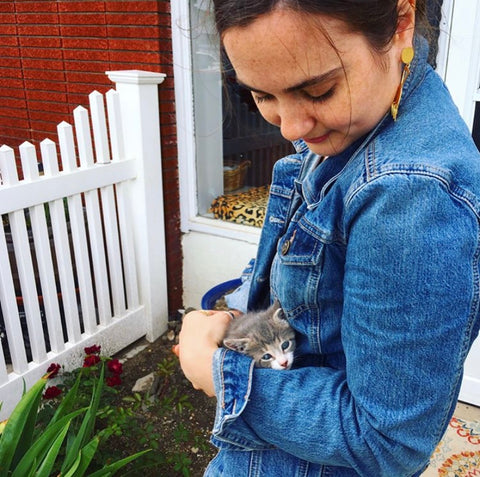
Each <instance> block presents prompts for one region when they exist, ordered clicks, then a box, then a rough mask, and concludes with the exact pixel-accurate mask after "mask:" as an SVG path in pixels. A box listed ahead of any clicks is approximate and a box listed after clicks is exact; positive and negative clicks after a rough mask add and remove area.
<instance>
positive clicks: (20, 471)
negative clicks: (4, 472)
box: [11, 408, 87, 477]
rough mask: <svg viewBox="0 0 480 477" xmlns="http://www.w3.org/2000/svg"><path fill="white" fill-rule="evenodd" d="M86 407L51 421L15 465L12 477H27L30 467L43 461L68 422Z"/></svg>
mask: <svg viewBox="0 0 480 477" xmlns="http://www.w3.org/2000/svg"><path fill="white" fill-rule="evenodd" d="M86 409H87V408H83V409H78V410H77V411H74V412H72V413H70V414H68V415H66V416H64V417H62V418H61V419H60V420H58V421H57V422H55V423H53V424H52V423H51V422H50V423H49V424H48V425H47V427H46V428H45V429H44V430H43V431H42V434H41V435H40V436H39V437H38V438H37V439H36V440H35V441H34V442H33V444H32V446H31V447H30V449H28V451H27V452H26V453H25V455H24V456H23V458H22V459H21V460H20V462H19V463H18V465H17V466H16V467H15V470H14V471H13V473H12V475H11V477H25V476H26V475H29V472H30V469H31V468H32V467H33V465H34V463H35V462H42V461H43V459H44V458H45V455H46V454H47V452H48V450H49V448H50V447H51V445H52V442H53V441H54V440H55V439H56V438H57V437H58V435H59V434H60V433H61V432H62V430H63V429H64V427H65V426H66V425H67V424H70V422H71V421H72V420H73V419H74V418H75V417H77V416H79V415H80V414H82V413H84V412H85V411H86Z"/></svg>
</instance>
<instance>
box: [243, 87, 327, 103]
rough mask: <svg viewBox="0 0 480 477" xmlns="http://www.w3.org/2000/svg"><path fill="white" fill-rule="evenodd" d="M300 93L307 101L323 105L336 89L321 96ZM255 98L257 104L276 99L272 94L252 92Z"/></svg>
mask: <svg viewBox="0 0 480 477" xmlns="http://www.w3.org/2000/svg"><path fill="white" fill-rule="evenodd" d="M299 93H300V94H301V95H302V96H303V97H304V98H306V99H308V100H310V101H312V102H313V103H323V102H325V101H328V100H329V99H330V98H331V97H332V96H333V95H334V94H335V87H332V88H330V89H329V90H328V91H327V92H326V93H322V94H319V95H316V94H312V93H309V92H308V91H305V90H302V91H299ZM252 95H253V98H254V100H255V102H256V103H257V104H261V103H264V102H266V101H272V100H273V99H275V96H273V95H271V94H258V93H255V92H253V91H252Z"/></svg>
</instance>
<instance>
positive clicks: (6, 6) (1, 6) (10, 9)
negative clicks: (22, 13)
mask: <svg viewBox="0 0 480 477" xmlns="http://www.w3.org/2000/svg"><path fill="white" fill-rule="evenodd" d="M0 12H1V13H14V12H15V5H14V4H13V2H1V3H0Z"/></svg>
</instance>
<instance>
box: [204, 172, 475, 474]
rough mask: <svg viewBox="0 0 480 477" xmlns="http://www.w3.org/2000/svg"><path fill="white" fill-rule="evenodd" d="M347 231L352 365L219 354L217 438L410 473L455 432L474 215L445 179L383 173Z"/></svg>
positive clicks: (347, 349)
mask: <svg viewBox="0 0 480 477" xmlns="http://www.w3.org/2000/svg"><path fill="white" fill-rule="evenodd" d="M344 227H345V235H346V236H347V237H348V244H347V252H346V264H345V277H344V306H343V315H342V316H341V334H342V344H343V346H344V353H345V358H346V368H345V369H332V368H328V367H305V368H299V369H292V370H290V371H286V372H279V371H275V370H269V369H258V368H253V365H252V362H251V360H249V359H248V358H246V357H244V356H241V355H238V354H237V353H234V352H231V351H226V350H223V349H221V350H219V351H218V352H217V354H216V356H215V362H214V379H215V384H216V391H217V398H218V409H217V416H216V422H215V428H214V432H213V436H214V437H213V439H214V442H215V443H216V444H217V445H220V446H229V447H233V448H239V449H262V448H263V449H267V448H270V447H278V448H280V449H282V450H284V451H286V452H288V453H290V454H293V455H295V456H297V457H299V458H302V459H305V460H307V461H310V462H315V463H320V464H324V465H332V466H343V467H348V468H353V469H355V470H356V472H357V473H358V474H359V475H364V476H371V475H376V476H389V477H391V476H392V475H395V476H402V475H405V476H407V475H413V474H414V473H415V472H416V471H418V470H420V469H422V467H423V466H425V464H426V463H427V462H428V459H429V457H430V455H431V453H432V452H433V450H434V448H435V445H436V443H437V442H438V441H439V440H440V438H441V436H442V433H443V432H444V430H445V428H446V426H447V424H448V421H449V418H450V416H451V413H452V412H453V409H454V406H455V402H456V399H457V395H458V391H459V387H460V384H461V379H462V367H463V362H464V360H465V357H466V354H467V352H468V349H469V347H470V346H471V343H472V342H473V339H474V337H475V335H476V333H477V332H478V318H477V315H476V313H477V311H476V310H477V308H478V305H479V303H478V300H479V287H478V252H479V250H478V241H477V236H478V232H479V230H478V222H477V217H476V215H475V214H474V213H473V211H472V207H471V206H470V205H469V203H468V198H467V197H466V195H462V193H461V191H454V190H451V189H450V188H449V186H448V185H446V184H445V183H444V182H442V181H441V180H437V179H436V178H432V177H430V176H428V175H424V174H417V175H415V174H404V175H402V174H398V175H394V176H391V175H388V174H386V175H384V176H382V177H380V178H378V179H375V180H374V181H372V182H371V183H369V184H367V185H366V186H364V187H362V188H359V190H357V191H356V193H355V194H354V195H352V196H351V197H350V198H349V201H348V203H347V208H346V215H345V219H344Z"/></svg>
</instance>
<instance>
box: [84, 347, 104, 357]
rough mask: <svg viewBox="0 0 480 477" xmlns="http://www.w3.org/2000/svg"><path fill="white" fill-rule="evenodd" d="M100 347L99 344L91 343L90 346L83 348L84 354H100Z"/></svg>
mask: <svg viewBox="0 0 480 477" xmlns="http://www.w3.org/2000/svg"><path fill="white" fill-rule="evenodd" d="M101 349H102V347H101V346H98V345H92V346H87V347H86V348H84V351H85V354H86V355H90V354H100V350H101Z"/></svg>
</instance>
